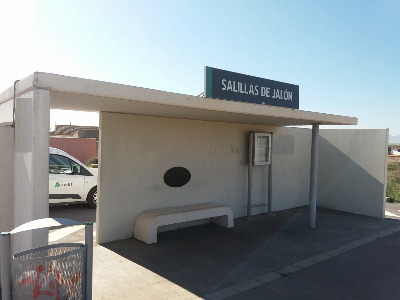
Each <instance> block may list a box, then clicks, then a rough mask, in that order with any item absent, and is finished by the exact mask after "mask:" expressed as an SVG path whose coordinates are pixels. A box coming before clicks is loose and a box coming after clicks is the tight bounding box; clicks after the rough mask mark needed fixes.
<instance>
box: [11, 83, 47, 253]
mask: <svg viewBox="0 0 400 300" xmlns="http://www.w3.org/2000/svg"><path fill="white" fill-rule="evenodd" d="M49 125H50V93H49V91H47V90H33V91H31V92H29V93H27V94H24V95H23V96H21V97H19V98H17V102H16V119H15V158H14V183H15V184H14V226H13V228H15V227H17V226H19V225H21V224H24V223H26V222H29V221H32V220H36V219H41V218H45V217H48V214H49V204H48V191H49V182H48V172H49V171H48V164H49V154H48V147H49V137H48V128H49ZM45 244H47V230H36V231H33V232H24V233H19V234H17V235H16V236H15V238H14V252H18V251H22V250H26V249H30V248H32V247H38V246H42V245H45Z"/></svg>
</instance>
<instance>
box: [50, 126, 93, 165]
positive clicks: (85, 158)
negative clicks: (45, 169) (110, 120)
mask: <svg viewBox="0 0 400 300" xmlns="http://www.w3.org/2000/svg"><path fill="white" fill-rule="evenodd" d="M98 141H99V128H98V127H96V126H77V125H56V127H55V129H54V131H53V132H50V147H54V148H58V149H61V150H63V151H65V152H67V153H68V154H70V155H72V156H74V157H76V158H77V159H79V160H80V161H81V162H83V163H84V164H89V163H90V162H91V160H93V159H94V158H97V149H98Z"/></svg>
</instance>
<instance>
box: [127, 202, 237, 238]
mask: <svg viewBox="0 0 400 300" xmlns="http://www.w3.org/2000/svg"><path fill="white" fill-rule="evenodd" d="M202 219H210V220H211V222H212V223H215V224H217V225H220V226H223V227H226V228H231V227H233V223H234V222H233V214H232V211H231V209H230V208H229V207H226V206H221V205H217V204H215V203H200V204H192V205H184V206H178V207H171V208H161V209H154V210H146V211H144V212H142V213H141V214H140V215H139V216H138V217H137V218H136V220H135V225H134V230H133V232H134V237H135V239H138V240H140V241H142V242H144V243H146V244H154V243H157V230H158V228H159V227H160V226H164V225H171V224H178V223H183V222H190V221H195V220H202Z"/></svg>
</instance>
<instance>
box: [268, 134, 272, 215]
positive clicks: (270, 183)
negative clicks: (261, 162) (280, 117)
mask: <svg viewBox="0 0 400 300" xmlns="http://www.w3.org/2000/svg"><path fill="white" fill-rule="evenodd" d="M270 145H271V149H270V151H271V153H270V157H271V161H270V162H269V165H268V213H269V214H270V213H271V212H272V208H271V207H272V147H273V143H272V133H271V141H270Z"/></svg>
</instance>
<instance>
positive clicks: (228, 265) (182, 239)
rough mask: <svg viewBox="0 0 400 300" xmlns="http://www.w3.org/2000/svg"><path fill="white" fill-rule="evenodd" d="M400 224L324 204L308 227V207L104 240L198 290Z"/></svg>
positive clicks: (213, 288) (217, 287)
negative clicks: (151, 239) (143, 237)
mask: <svg viewBox="0 0 400 300" xmlns="http://www.w3.org/2000/svg"><path fill="white" fill-rule="evenodd" d="M398 225H400V223H399V221H398V220H392V219H377V218H371V217H365V216H361V215H354V214H350V213H344V212H338V211H334V210H330V209H322V208H319V209H318V211H317V228H316V229H309V228H308V207H301V208H295V209H290V210H285V211H280V212H276V213H274V214H272V215H267V214H263V215H257V216H254V217H252V219H251V220H248V219H246V218H238V219H235V227H234V228H230V229H227V228H223V227H219V226H216V225H214V224H207V225H201V226H196V227H190V228H185V229H180V230H175V231H170V232H164V233H160V234H159V235H158V243H157V244H152V245H146V244H144V243H142V242H140V241H138V240H135V239H128V240H121V241H116V242H111V243H107V244H103V245H102V246H104V247H106V248H108V249H110V250H111V251H114V252H116V253H117V254H119V255H121V256H123V257H125V258H127V259H128V260H130V261H132V262H135V263H136V264H139V265H141V266H143V267H145V268H146V269H148V270H151V271H152V272H154V273H157V274H158V275H160V276H162V277H164V278H166V279H168V280H169V281H172V282H174V283H176V284H178V285H179V286H181V287H183V288H185V289H186V290H188V291H190V292H192V293H194V294H196V295H198V296H204V295H206V294H209V293H212V292H215V291H218V290H221V289H223V288H225V287H228V286H231V285H233V284H235V283H238V282H243V281H245V280H248V279H249V278H252V277H255V276H259V275H262V274H265V273H267V272H271V271H274V270H277V269H280V268H282V267H284V266H287V265H290V264H292V263H294V262H297V261H301V260H304V259H307V258H309V257H312V256H315V255H318V254H321V253H323V252H325V251H329V250H332V249H335V248H338V247H341V246H343V245H345V244H347V243H350V242H353V241H355V240H358V239H360V238H363V237H366V236H368V235H371V234H375V233H379V232H380V231H383V230H386V229H389V228H393V227H394V226H398Z"/></svg>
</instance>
